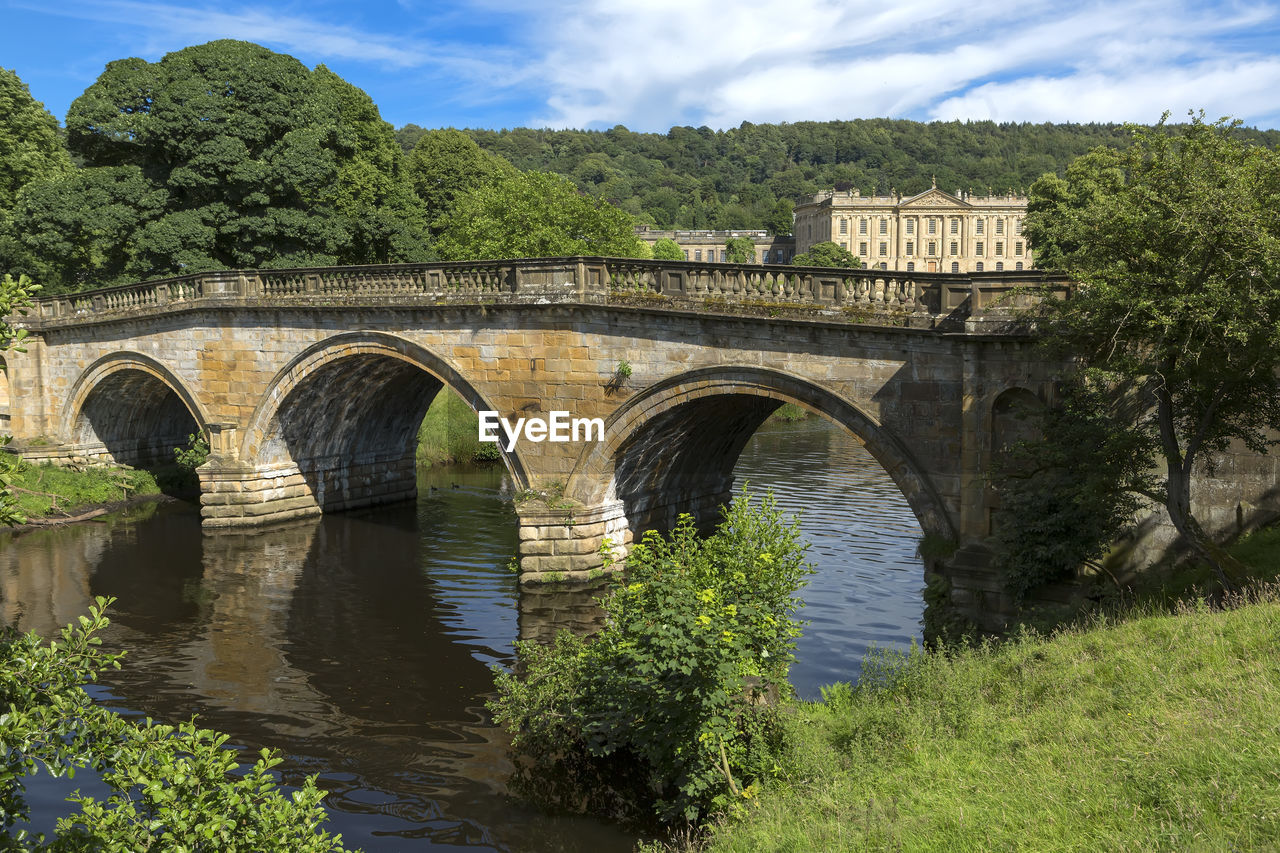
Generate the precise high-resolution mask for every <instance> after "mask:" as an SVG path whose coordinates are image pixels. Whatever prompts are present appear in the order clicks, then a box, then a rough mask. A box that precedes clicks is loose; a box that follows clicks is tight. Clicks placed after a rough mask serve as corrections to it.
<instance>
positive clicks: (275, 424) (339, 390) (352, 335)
mask: <svg viewBox="0 0 1280 853" xmlns="http://www.w3.org/2000/svg"><path fill="white" fill-rule="evenodd" d="M445 386H448V387H449V388H451V389H453V390H454V391H455V392H457V393H458V394H459V395H460V396H462V398H463V399H464V400H466V402H467V404H468V405H469V406H471V408H472V409H473V410H476V411H480V410H484V409H490V408H491V407H490V406H489V405H488V403H486V402H485V400H484V398H483V397H482V396H481V395H480V393H479V391H477V390H476V389H475V387H474V386H473V385H472V384H471V383H470V382H469V381H468V380H467V379H466V378H465V377H463V376H462V375H461V374H460V373H458V372H457V370H455V369H454V368H453V367H452V366H451V365H449V364H448V363H447V362H446V361H444V359H442V358H440V357H439V356H437V355H436V354H434V353H432V352H431V351H430V350H428V349H426V348H425V347H422V346H420V345H418V344H416V343H413V342H412V341H408V340H405V339H404V338H401V337H398V336H396V335H392V334H387V333H383V332H345V333H341V334H337V335H334V336H332V337H329V338H326V339H325V340H323V341H319V342H317V343H315V344H313V345H312V346H310V347H308V348H307V349H305V350H304V351H302V352H301V353H299V354H298V355H297V356H295V357H294V358H293V359H292V360H291V361H290V362H289V363H288V364H287V365H285V366H284V367H283V368H282V369H281V370H280V371H279V372H278V373H277V374H276V375H275V376H274V377H273V378H272V380H271V382H270V383H269V385H268V386H267V390H266V393H264V394H263V396H262V399H261V401H260V402H259V403H258V405H257V407H256V408H255V409H254V412H253V414H252V416H251V417H250V419H249V422H248V425H247V428H246V430H245V434H244V436H243V438H242V439H241V442H240V447H239V455H240V458H241V459H242V460H244V461H246V462H249V463H250V464H258V465H262V466H280V465H282V464H294V465H297V467H298V470H299V472H300V473H301V474H302V475H303V477H304V478H305V479H306V480H307V483H308V486H309V487H310V489H311V492H312V494H313V495H314V497H315V499H316V503H317V504H318V505H319V506H320V508H321V509H322V510H334V509H343V508H347V507H351V506H356V505H367V504H371V503H380V502H385V500H391V499H395V498H394V497H386V495H391V494H392V493H393V492H394V493H395V494H399V495H401V496H402V497H409V496H411V494H412V491H413V485H412V484H413V474H414V463H415V451H416V447H417V436H418V427H419V426H420V425H421V424H422V419H423V418H424V417H425V416H426V412H427V409H428V408H429V407H430V405H431V401H432V400H433V399H435V396H436V394H437V393H438V392H439V391H440V389H441V388H443V387H445ZM499 451H500V453H501V456H502V461H503V464H504V465H505V466H506V468H507V470H508V472H509V473H510V474H511V477H512V479H513V480H514V481H515V483H516V487H517V488H525V487H526V486H527V483H528V477H527V475H526V473H525V466H524V464H523V463H522V462H521V460H520V458H519V456H518V455H517V454H516V453H514V452H511V453H508V452H506V451H505V450H503V449H502V448H501V446H500V447H499ZM370 477H372V478H375V479H376V478H379V477H381V478H383V479H386V478H391V479H396V478H398V480H399V482H400V485H399V486H398V487H397V488H398V491H396V490H395V489H391V490H390V491H387V490H388V489H390V487H389V486H386V484H385V483H384V484H383V485H382V486H374V487H373V488H374V490H375V491H380V492H382V493H383V495H382V496H383V498H384V499H383V500H379V499H378V497H379V495H377V494H370V495H367V496H365V497H353V495H354V491H353V489H355V488H358V487H354V486H353V485H352V484H353V483H355V482H356V481H358V480H360V479H361V478H366V479H368V478H370ZM406 482H407V483H408V485H406ZM406 489H407V490H408V492H409V494H404V492H405V491H406Z"/></svg>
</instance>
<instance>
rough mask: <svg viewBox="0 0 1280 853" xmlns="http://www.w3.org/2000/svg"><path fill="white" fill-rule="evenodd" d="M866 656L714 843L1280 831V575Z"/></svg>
mask: <svg viewBox="0 0 1280 853" xmlns="http://www.w3.org/2000/svg"><path fill="white" fill-rule="evenodd" d="M1232 604H1234V606H1229V607H1228V608H1227V609H1219V610H1212V609H1210V608H1209V607H1207V606H1206V605H1204V604H1199V605H1196V604H1191V605H1183V606H1182V607H1180V608H1179V609H1178V610H1177V611H1176V612H1174V613H1149V614H1146V615H1138V616H1133V617H1131V618H1129V619H1127V621H1124V622H1119V623H1117V622H1113V621H1108V620H1104V619H1102V618H1101V617H1099V618H1098V619H1097V620H1095V622H1094V623H1093V624H1091V625H1088V626H1086V627H1083V628H1077V629H1073V630H1069V631H1064V632H1062V633H1059V634H1057V635H1054V636H1052V637H1048V638H1045V637H1035V636H1027V637H1022V638H1020V639H1017V640H1014V641H1010V642H1006V643H1003V644H999V645H987V646H984V647H981V648H976V649H958V650H952V651H948V652H947V653H945V654H939V653H923V652H920V651H915V652H913V653H911V654H910V655H906V656H898V657H896V658H895V657H881V658H879V659H873V660H869V661H868V662H867V663H864V665H863V678H862V681H861V682H860V684H859V685H858V686H857V687H850V686H848V685H839V686H836V687H833V688H829V689H828V690H826V691H824V694H825V699H826V701H825V702H816V703H807V702H804V703H797V704H796V705H795V706H794V707H793V708H791V709H790V713H789V714H788V716H787V719H788V723H787V730H788V737H789V739H790V742H789V748H788V750H787V753H786V760H785V767H784V769H783V772H782V774H781V776H780V778H778V779H777V780H776V781H775V782H774V783H773V784H771V785H770V786H768V787H767V788H766V790H764V791H762V792H761V796H760V803H761V804H760V806H759V808H757V809H754V810H752V811H751V812H750V814H749V815H748V817H747V818H746V819H745V820H744V821H742V822H740V823H733V824H726V825H723V826H721V827H718V828H717V829H716V831H714V832H713V835H712V837H711V839H710V841H709V843H708V844H707V849H709V850H715V851H755V850H850V849H858V850H862V849H875V850H879V849H895V850H916V851H932V850H937V851H957V850H975V851H976V850H1003V849H1031V850H1082V851H1083V850H1098V849H1206V850H1220V849H1221V850H1225V849H1264V848H1266V849H1271V848H1273V847H1275V846H1277V845H1280V726H1277V724H1276V717H1275V709H1276V707H1280V657H1278V656H1277V652H1276V650H1277V649H1280V590H1278V589H1277V587H1275V586H1271V587H1269V588H1266V591H1265V592H1263V593H1261V594H1260V596H1259V599H1258V600H1255V601H1254V602H1252V603H1248V604H1243V603H1242V602H1241V601H1240V600H1236V601H1235V602H1232Z"/></svg>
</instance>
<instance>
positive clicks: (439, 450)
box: [418, 388, 499, 467]
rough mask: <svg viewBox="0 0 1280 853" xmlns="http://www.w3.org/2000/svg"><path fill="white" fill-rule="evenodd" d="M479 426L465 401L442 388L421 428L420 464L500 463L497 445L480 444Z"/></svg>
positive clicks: (489, 443)
mask: <svg viewBox="0 0 1280 853" xmlns="http://www.w3.org/2000/svg"><path fill="white" fill-rule="evenodd" d="M479 423H480V419H479V417H478V416H477V415H476V413H475V412H473V411H471V407H470V406H468V405H467V402H466V401H465V400H463V399H462V398H461V397H459V396H458V395H457V394H456V393H454V392H453V391H451V390H449V389H448V388H443V389H441V391H440V393H439V394H436V398H435V400H433V401H432V403H431V408H429V409H427V416H426V417H425V418H423V420H422V426H421V427H419V428H418V464H419V465H422V466H424V467H425V466H429V465H444V464H448V463H451V462H496V461H498V458H499V455H498V446H497V445H496V444H493V443H491V442H482V441H480V438H479Z"/></svg>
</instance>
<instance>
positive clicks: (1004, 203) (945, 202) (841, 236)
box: [793, 185, 1033, 272]
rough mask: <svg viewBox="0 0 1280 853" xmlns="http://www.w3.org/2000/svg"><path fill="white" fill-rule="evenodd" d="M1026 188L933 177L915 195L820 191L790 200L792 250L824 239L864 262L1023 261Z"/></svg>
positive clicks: (998, 264) (990, 266) (965, 264)
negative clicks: (1015, 190)
mask: <svg viewBox="0 0 1280 853" xmlns="http://www.w3.org/2000/svg"><path fill="white" fill-rule="evenodd" d="M1026 213H1027V199H1026V197H1025V196H1014V195H1006V196H981V197H979V196H973V195H970V194H969V193H962V192H957V193H956V194H955V195H952V194H951V193H948V192H943V191H942V190H940V189H938V188H937V186H936V185H935V186H934V187H932V188H931V189H928V190H925V191H924V192H922V193H918V194H917V195H913V196H909V197H906V198H903V197H902V196H901V195H900V194H891V195H888V196H863V195H862V194H860V193H859V192H858V191H857V190H849V191H848V192H836V191H834V190H832V191H827V192H823V193H819V194H818V195H816V196H814V197H813V200H812V201H807V202H803V203H801V204H798V205H796V209H795V225H794V226H793V233H794V234H795V253H796V254H800V253H802V252H807V251H808V250H809V247H810V246H812V245H813V244H814V243H822V242H826V241H830V242H832V243H836V244H837V245H840V246H843V247H844V248H846V249H848V250H849V251H850V252H851V253H853V254H854V255H856V256H857V257H858V258H859V259H861V260H862V265H863V266H864V267H871V268H878V269H883V270H899V271H905V272H1001V271H1011V270H1022V269H1030V268H1031V266H1032V260H1033V259H1032V254H1031V249H1030V247H1029V246H1028V245H1027V240H1026V238H1025V237H1023V235H1022V220H1023V218H1024V217H1025V216H1026Z"/></svg>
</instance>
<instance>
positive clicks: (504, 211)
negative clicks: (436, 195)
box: [436, 172, 646, 260]
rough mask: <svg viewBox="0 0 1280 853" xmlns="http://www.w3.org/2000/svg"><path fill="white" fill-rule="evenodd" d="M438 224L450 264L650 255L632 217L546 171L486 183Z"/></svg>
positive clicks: (444, 254) (442, 254) (441, 244)
mask: <svg viewBox="0 0 1280 853" xmlns="http://www.w3.org/2000/svg"><path fill="white" fill-rule="evenodd" d="M437 224H438V225H439V226H440V236H439V239H438V241H437V243H436V249H437V251H438V252H439V253H440V257H442V258H444V259H445V260H476V259H480V258H539V257H556V256H566V255H608V256H614V257H624V258H635V257H643V256H644V255H645V254H646V252H645V251H644V248H645V247H644V244H643V243H642V242H641V241H640V239H639V238H638V237H636V235H635V226H634V225H633V223H632V219H631V217H630V216H628V215H627V214H626V213H623V212H622V211H621V210H618V209H617V208H616V207H613V206H612V205H610V204H608V203H607V202H604V201H601V200H600V199H596V198H591V197H589V196H584V195H581V194H580V193H579V192H578V190H577V189H576V188H575V187H574V185H573V184H572V183H570V182H569V181H568V179H566V178H562V177H560V176H559V175H551V174H547V173H545V172H516V173H512V174H508V175H503V176H500V177H498V178H496V179H495V180H492V181H487V182H485V183H482V184H481V185H479V186H477V187H475V188H473V189H471V190H470V191H468V192H467V193H465V194H464V195H462V196H461V197H459V198H458V199H457V201H456V202H455V203H454V207H453V209H452V210H451V211H449V212H448V213H447V214H445V216H444V217H442V218H441V219H440V220H439V221H438V223H437Z"/></svg>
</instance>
